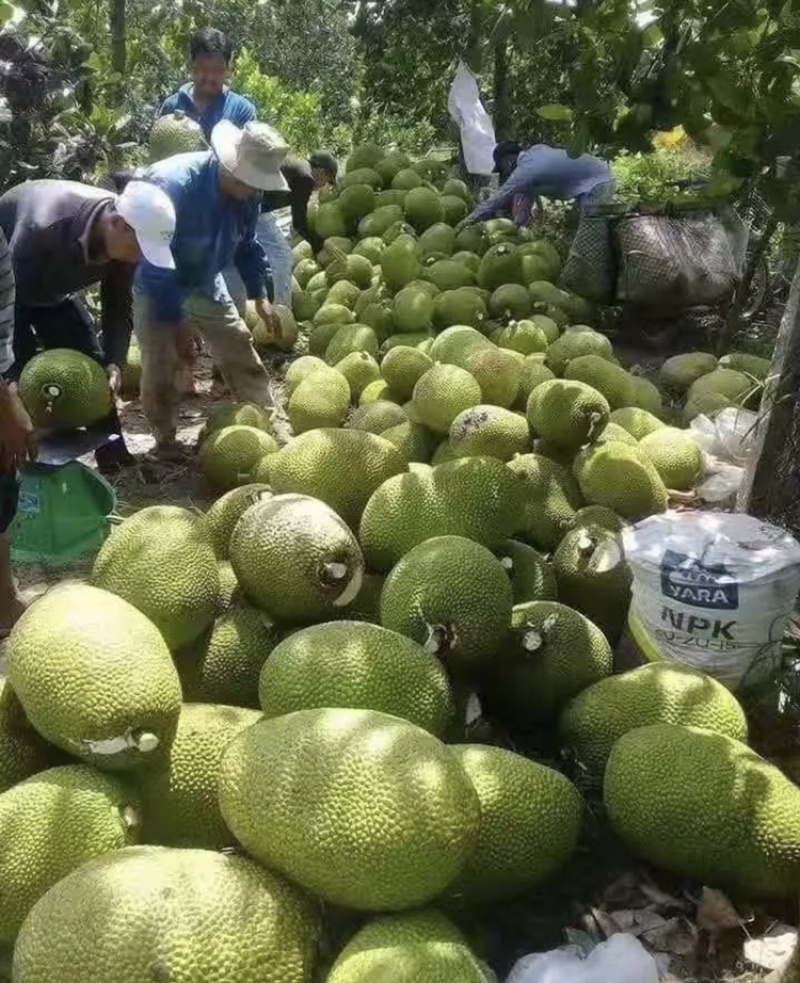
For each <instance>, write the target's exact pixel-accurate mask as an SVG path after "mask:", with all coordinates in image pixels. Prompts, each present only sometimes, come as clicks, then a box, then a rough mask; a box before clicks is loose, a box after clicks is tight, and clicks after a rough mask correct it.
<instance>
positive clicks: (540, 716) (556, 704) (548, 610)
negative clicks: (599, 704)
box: [487, 601, 614, 731]
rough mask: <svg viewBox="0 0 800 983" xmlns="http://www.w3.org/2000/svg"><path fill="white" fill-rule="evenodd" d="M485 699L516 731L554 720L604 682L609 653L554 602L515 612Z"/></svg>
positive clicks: (601, 639)
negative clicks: (582, 694)
mask: <svg viewBox="0 0 800 983" xmlns="http://www.w3.org/2000/svg"><path fill="white" fill-rule="evenodd" d="M510 625H511V628H510V630H509V635H508V638H507V641H506V644H505V645H504V646H503V647H502V649H501V650H500V652H499V654H498V656H497V658H496V660H495V662H494V664H493V667H492V672H491V676H490V678H489V683H488V689H487V699H488V701H489V703H490V706H491V708H492V709H493V710H496V712H498V713H500V714H502V719H503V720H505V721H507V722H508V724H509V725H510V726H511V727H512V728H514V729H516V730H523V731H524V730H529V729H530V728H531V727H532V726H533V725H535V724H537V723H550V722H552V721H554V720H556V719H557V718H558V716H559V714H560V713H561V711H562V710H563V708H564V707H565V706H566V705H567V704H568V703H569V702H570V700H572V699H574V697H576V696H577V695H578V693H580V692H582V691H583V690H584V689H586V688H587V687H588V686H591V685H592V684H594V683H596V682H598V681H599V680H601V679H605V678H606V676H610V675H611V672H612V669H613V661H614V660H613V653H612V651H611V646H610V645H609V643H608V640H607V639H606V637H605V635H604V634H603V632H602V631H600V629H599V628H598V627H597V625H595V624H593V623H592V622H591V621H589V619H588V618H587V617H585V615H583V614H581V613H580V612H579V611H576V610H574V609H573V608H571V607H567V605H566V604H564V603H560V602H556V601H532V602H529V603H527V604H520V605H517V606H515V608H514V611H513V614H512V617H511V621H510Z"/></svg>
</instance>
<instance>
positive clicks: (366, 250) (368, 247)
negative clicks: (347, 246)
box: [353, 236, 386, 266]
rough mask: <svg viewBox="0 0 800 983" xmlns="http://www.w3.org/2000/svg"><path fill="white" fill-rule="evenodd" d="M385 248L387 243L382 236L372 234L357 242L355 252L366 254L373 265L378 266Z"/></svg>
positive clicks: (357, 254) (361, 254)
mask: <svg viewBox="0 0 800 983" xmlns="http://www.w3.org/2000/svg"><path fill="white" fill-rule="evenodd" d="M385 248H386V243H385V242H384V241H383V239H382V238H381V237H380V236H370V237H369V238H368V239H362V240H361V242H359V243H357V244H356V245H355V246H354V247H353V253H354V254H355V255H356V256H365V257H366V258H367V259H368V260H369V261H370V263H371V264H372V265H373V266H377V265H378V264H379V263H380V261H381V256H382V255H383V251H384V249H385Z"/></svg>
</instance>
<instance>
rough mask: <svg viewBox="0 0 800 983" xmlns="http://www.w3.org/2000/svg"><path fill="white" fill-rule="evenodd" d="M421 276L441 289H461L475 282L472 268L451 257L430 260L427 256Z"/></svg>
mask: <svg viewBox="0 0 800 983" xmlns="http://www.w3.org/2000/svg"><path fill="white" fill-rule="evenodd" d="M421 276H422V277H423V279H425V280H429V281H430V282H431V283H433V284H434V286H436V287H437V288H438V289H439V290H441V291H448V290H463V289H464V288H465V287H468V286H470V285H473V284H474V283H475V274H474V273H473V272H472V270H471V269H470V268H469V267H468V266H462V265H461V263H457V262H456V261H455V260H453V259H436V260H434V261H433V262H431V259H430V258H429V259H428V260H427V261H426V262H425V263H423V266H422V272H421Z"/></svg>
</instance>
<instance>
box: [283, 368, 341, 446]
mask: <svg viewBox="0 0 800 983" xmlns="http://www.w3.org/2000/svg"><path fill="white" fill-rule="evenodd" d="M349 409H350V386H349V385H348V383H347V379H345V377H344V376H343V375H342V374H341V372H337V371H336V370H335V369H325V370H322V369H320V370H318V371H315V372H311V373H310V374H309V375H308V376H306V378H305V379H304V380H303V381H302V382H301V383H300V385H299V386H298V387H297V388H296V389H295V391H294V392H293V393H292V395H291V397H290V398H289V405H288V406H287V415H288V417H289V422H290V423H291V425H292V430H293V431H294V433H295V436H299V435H300V434H302V433H305V432H306V431H308V430H316V429H318V428H320V427H339V426H341V425H342V423H344V420H345V417H346V416H347V411H348V410H349Z"/></svg>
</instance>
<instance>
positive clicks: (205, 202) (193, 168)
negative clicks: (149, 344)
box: [135, 151, 271, 324]
mask: <svg viewBox="0 0 800 983" xmlns="http://www.w3.org/2000/svg"><path fill="white" fill-rule="evenodd" d="M219 172H220V165H219V161H218V160H217V158H216V157H215V156H214V154H213V153H211V151H201V152H200V153H194V154H176V155H175V156H174V157H168V158H167V159H166V160H162V161H159V162H158V163H156V164H152V165H151V166H150V167H147V168H144V169H143V170H142V172H141V173H140V175H137V177H138V176H140V177H141V179H142V180H144V181H151V182H152V183H153V184H156V185H158V187H159V188H162V189H163V190H164V191H165V192H166V193H167V194H168V195H169V197H170V198H171V199H172V203H173V205H174V206H175V215H176V219H177V221H176V225H175V235H174V236H173V239H172V255H173V256H174V258H175V267H176V268H175V269H174V270H164V269H160V268H159V267H155V266H152V265H151V264H150V263H148V262H146V261H145V260H142V262H141V263H140V264H139V266H138V268H137V271H136V280H135V288H136V289H137V290H139V291H140V292H142V293H144V294H146V295H147V296H148V297H150V298H151V300H152V301H153V302H154V306H155V310H154V316H155V317H156V319H157V320H159V321H163V322H165V323H167V324H177V323H178V322H179V321H181V319H182V312H183V305H184V302H185V300H186V298H187V297H188V295H189V294H190V293H201V294H203V295H205V296H206V297H208V298H209V299H210V300H214V301H217V302H220V303H229V302H230V299H231V298H230V295H229V293H228V289H227V287H226V286H225V281H224V279H223V277H222V273H221V271H222V270H225V269H227V268H228V267H230V266H231V265H233V266H235V267H236V269H237V270H238V271H239V275H240V276H241V278H242V281H243V282H244V285H245V288H246V290H247V297H248V299H249V300H257V299H258V298H260V297H268V296H269V289H268V281H269V282H271V276H270V266H269V261H268V260H267V255H266V253H265V252H264V248H263V246H262V245H261V244H260V243H259V241H258V239H256V222H257V220H258V211H259V201H258V199H253V200H251V201H236V200H234V199H232V198H227V197H225V196H224V195H223V194H222V191H221V190H220V186H219Z"/></svg>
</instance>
